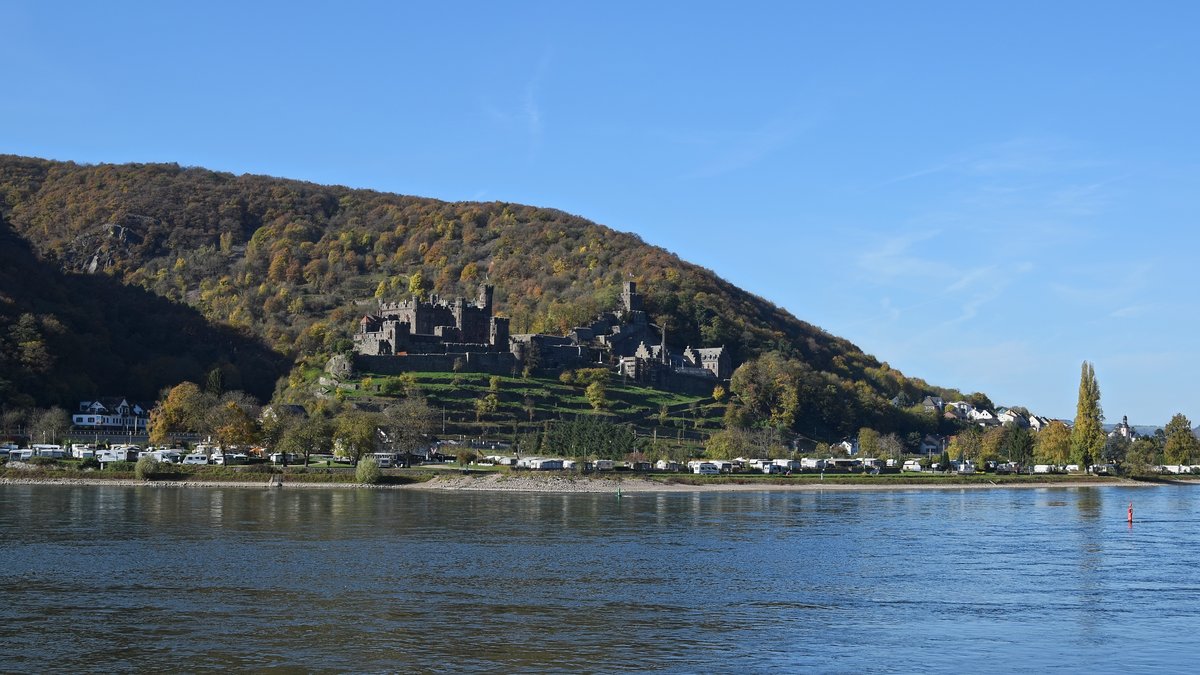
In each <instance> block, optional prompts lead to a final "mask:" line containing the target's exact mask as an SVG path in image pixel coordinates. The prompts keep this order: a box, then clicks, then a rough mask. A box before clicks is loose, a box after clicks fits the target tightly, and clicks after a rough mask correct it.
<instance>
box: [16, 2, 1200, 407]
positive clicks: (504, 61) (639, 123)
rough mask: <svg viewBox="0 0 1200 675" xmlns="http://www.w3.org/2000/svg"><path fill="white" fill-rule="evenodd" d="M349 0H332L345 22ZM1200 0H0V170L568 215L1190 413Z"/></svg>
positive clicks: (1117, 401)
mask: <svg viewBox="0 0 1200 675" xmlns="http://www.w3.org/2000/svg"><path fill="white" fill-rule="evenodd" d="M340 5H346V6H340ZM1198 20H1200V5H1198V4H1196V3H1184V2H1176V3H1165V2H1161V3H1128V2H1057V3H1044V2H1032V3H1022V2H1004V3H991V4H988V5H985V4H984V3H962V2H942V3H936V2H909V3H885V2H876V3H866V2H861V3H860V2H846V3H725V4H715V3H677V4H669V3H617V2H605V3H593V4H592V5H584V4H582V3H561V2H560V3H477V4H476V3H422V4H417V3H408V4H402V3H378V4H374V3H338V4H337V6H335V5H334V4H332V3H330V4H305V3H291V2H289V3H266V2H261V3H260V2H238V3H219V2H209V3H144V4H138V3H86V4H85V3H78V4H69V3H56V2H28V3H26V2H11V1H10V0H0V26H3V27H4V30H3V33H4V39H3V40H0V64H3V65H4V67H3V68H2V69H0V72H3V75H4V77H3V80H4V94H3V95H2V96H0V152H9V153H17V154H27V155H36V156H42V157H50V158H54V159H64V160H66V159H69V160H75V161H80V162H126V161H171V162H178V163H180V164H184V165H197V166H205V167H209V168H213V169H218V170H224V171H232V172H237V173H241V172H251V173H265V174H271V175H279V176H287V177H292V178H301V179H306V180H312V181H316V182H322V183H338V184H344V185H350V186H354V187H369V188H375V189H379V190H386V191H392V192H399V193H404V194H415V195H422V196H430V197H438V198H442V199H448V200H471V199H481V200H504V201H513V202H520V203H528V204H535V205H539V206H549V207H555V208H560V209H563V210H566V211H569V212H572V213H576V214H579V215H582V216H584V217H587V218H590V219H592V220H595V221H597V222H599V223H602V224H605V225H608V226H611V227H614V228H616V229H620V230H627V231H632V232H636V233H638V234H640V235H641V236H642V237H643V238H644V239H645V240H647V241H649V242H651V243H654V244H659V245H661V246H664V247H666V248H668V249H670V250H672V251H674V252H676V253H678V254H679V255H681V256H682V257H684V258H685V259H688V260H691V261H693V262H696V263H699V264H702V265H704V266H706V267H709V268H711V269H713V270H715V271H716V272H717V273H719V274H720V275H722V276H724V277H726V278H727V279H729V280H731V281H733V282H734V283H736V284H738V285H740V286H742V287H743V288H746V289H748V290H750V291H753V292H755V293H757V294H759V295H762V296H764V297H766V298H768V299H770V300H772V301H774V302H776V303H777V304H780V305H782V306H784V307H786V308H787V309H789V310H790V311H792V312H793V313H794V314H796V315H797V316H799V317H800V318H803V319H805V320H807V321H810V322H812V323H814V324H816V325H819V326H821V327H823V328H825V329H827V330H829V331H830V332H832V333H834V334H837V335H841V336H844V337H847V338H849V339H851V340H853V341H854V342H855V343H857V344H858V345H859V346H861V347H862V348H863V349H864V350H866V351H867V352H869V353H872V354H874V355H876V356H877V357H878V358H880V359H882V360H885V361H888V362H889V363H891V364H892V365H893V366H894V367H897V368H900V369H901V370H903V371H904V372H906V373H908V374H911V375H917V376H920V377H924V378H926V379H927V380H929V381H931V382H935V383H939V384H944V385H948V386H956V387H959V388H962V389H964V390H967V391H971V390H982V391H985V392H987V393H988V394H990V395H991V396H992V398H993V399H994V400H995V401H996V402H997V403H998V404H1009V405H1013V404H1024V405H1027V406H1029V407H1030V408H1032V409H1033V410H1034V411H1035V412H1039V413H1041V414H1046V415H1050V416H1063V417H1069V416H1072V415H1073V414H1074V404H1075V396H1076V391H1077V387H1078V378H1079V365H1080V362H1082V361H1083V360H1084V359H1087V360H1091V361H1092V362H1094V363H1095V366H1096V373H1097V377H1098V379H1099V382H1100V387H1101V391H1102V394H1103V399H1102V405H1103V406H1104V408H1105V411H1106V414H1107V416H1108V418H1109V420H1110V421H1116V420H1119V419H1120V416H1121V415H1123V414H1127V415H1129V417H1130V420H1131V422H1134V423H1138V424H1154V423H1162V422H1165V421H1166V419H1168V418H1169V417H1170V415H1171V414H1173V413H1175V412H1183V413H1185V414H1187V415H1188V416H1189V417H1190V418H1191V419H1193V420H1196V419H1197V418H1200V393H1198V392H1200V388H1198V387H1197V386H1196V383H1197V381H1198V379H1200V378H1198V375H1200V372H1198V370H1200V369H1198V366H1197V363H1196V359H1195V358H1194V355H1195V351H1194V344H1195V340H1194V336H1195V334H1196V332H1197V329H1198V328H1200V322H1198V319H1197V313H1196V303H1195V293H1196V289H1197V277H1198V272H1197V265H1196V254H1195V252H1196V249H1197V244H1198V243H1200V242H1198V241H1197V240H1198V238H1200V235H1198V234H1197V232H1196V229H1197V228H1196V227H1195V224H1196V222H1197V216H1198V215H1200V206H1198V205H1197V202H1196V195H1195V193H1196V187H1197V186H1198V184H1200V143H1198V142H1197V132H1196V120H1197V103H1198V102H1200V100H1198V99H1200V94H1198V92H1200V77H1198V73H1200V46H1198V45H1200V41H1198V40H1196V39H1195V26H1196V25H1198V23H1200V22H1198Z"/></svg>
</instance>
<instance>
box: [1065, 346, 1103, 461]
mask: <svg viewBox="0 0 1200 675" xmlns="http://www.w3.org/2000/svg"><path fill="white" fill-rule="evenodd" d="M1103 419H1104V413H1103V411H1102V410H1101V408H1100V385H1099V384H1097V383H1096V370H1095V369H1094V368H1093V367H1092V364H1090V363H1088V362H1087V361H1084V362H1083V367H1082V369H1081V373H1080V375H1079V401H1078V403H1077V404H1076V406H1075V427H1074V428H1073V429H1071V463H1072V464H1078V465H1079V467H1080V468H1081V469H1087V467H1088V466H1089V465H1091V464H1092V463H1093V462H1094V461H1095V460H1096V458H1097V457H1099V456H1100V453H1101V452H1102V451H1103V450H1104V440H1105V438H1106V437H1105V434H1104V429H1103V428H1102V427H1101V426H1100V422H1101V421H1102V420H1103Z"/></svg>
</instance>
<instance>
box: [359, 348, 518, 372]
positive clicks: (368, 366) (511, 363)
mask: <svg viewBox="0 0 1200 675" xmlns="http://www.w3.org/2000/svg"><path fill="white" fill-rule="evenodd" d="M459 359H462V361H463V372H468V373H488V374H490V375H511V374H512V373H513V370H514V369H515V368H516V366H517V359H516V357H514V356H513V355H512V353H511V352H467V353H465V354H409V355H408V356H373V355H366V354H356V355H354V357H353V363H354V369H355V370H357V371H360V372H364V373H373V374H378V375H399V374H400V373H413V372H451V371H453V370H454V362H455V361H457V360H459Z"/></svg>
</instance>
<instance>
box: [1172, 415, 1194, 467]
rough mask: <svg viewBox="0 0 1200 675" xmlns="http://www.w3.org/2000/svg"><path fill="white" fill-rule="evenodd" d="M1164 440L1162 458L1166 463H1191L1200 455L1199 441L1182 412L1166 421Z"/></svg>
mask: <svg viewBox="0 0 1200 675" xmlns="http://www.w3.org/2000/svg"><path fill="white" fill-rule="evenodd" d="M1163 431H1164V432H1165V433H1166V442H1165V443H1164V444H1163V460H1164V463H1166V464H1191V463H1192V461H1193V460H1194V459H1195V458H1196V456H1197V455H1200V441H1197V440H1196V435H1195V434H1193V433H1192V423H1191V422H1189V421H1188V418H1187V417H1185V416H1184V415H1183V414H1182V413H1178V414H1176V415H1175V416H1174V417H1172V418H1171V421H1170V422H1167V426H1166V428H1165V429H1164V430H1163Z"/></svg>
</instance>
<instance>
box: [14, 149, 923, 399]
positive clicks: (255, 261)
mask: <svg viewBox="0 0 1200 675" xmlns="http://www.w3.org/2000/svg"><path fill="white" fill-rule="evenodd" d="M0 216H3V217H4V219H5V220H6V221H7V222H8V223H9V224H10V225H11V227H12V228H13V229H14V230H15V232H16V233H17V234H18V235H20V236H21V237H22V238H24V240H25V241H26V242H28V243H29V244H30V245H31V246H32V247H33V248H34V249H36V251H37V254H38V256H40V258H41V259H42V260H43V261H45V262H46V263H47V264H49V265H52V266H54V267H56V268H58V269H60V270H62V271H63V272H69V273H91V274H96V275H101V276H108V277H110V278H112V279H114V280H117V281H119V282H122V283H124V284H127V285H130V286H134V287H140V288H143V289H145V290H148V291H150V292H152V293H154V294H156V295H158V296H161V297H163V298H168V299H170V300H174V301H177V302H182V303H186V304H188V305H190V306H192V307H194V308H196V309H198V310H199V311H200V312H201V313H203V315H204V316H205V317H207V318H208V319H209V320H211V321H214V322H217V323H221V324H226V325H228V326H232V327H235V328H240V329H242V330H244V331H247V332H249V333H252V334H255V335H257V336H259V337H260V338H262V339H263V340H264V341H265V342H266V344H268V345H269V346H270V347H271V348H273V349H274V350H276V351H277V352H279V353H281V354H286V355H288V356H289V357H298V356H304V355H308V354H318V353H322V352H331V351H334V350H335V349H336V348H337V347H338V346H339V341H341V340H344V339H345V338H346V337H347V336H348V334H349V332H350V330H351V329H352V327H353V324H354V319H355V318H356V316H357V315H359V314H361V313H362V312H363V311H364V305H363V302H362V301H363V300H367V299H373V298H374V297H376V296H385V297H396V298H398V297H401V296H407V295H408V293H409V288H410V285H414V284H415V285H420V286H423V287H424V289H426V290H431V291H433V292H436V293H439V294H441V295H443V296H456V295H468V296H470V295H473V291H474V288H475V286H476V285H477V284H478V283H479V282H480V281H482V280H484V279H487V280H489V281H490V282H491V283H493V284H494V285H495V287H496V301H497V309H498V312H499V313H500V314H501V315H507V316H509V317H511V318H512V330H513V332H532V331H546V332H554V333H561V332H563V331H565V330H567V329H569V328H571V327H572V326H574V325H577V324H579V323H581V322H583V321H584V320H586V319H587V318H589V317H590V316H592V315H594V314H595V313H597V312H598V311H600V310H602V309H607V308H609V307H612V306H614V305H615V303H616V300H617V297H618V294H619V288H620V284H621V282H623V281H624V280H627V279H632V280H636V281H638V282H639V290H641V291H643V292H644V294H645V296H646V305H647V309H648V310H649V312H650V314H651V315H652V317H653V318H654V320H655V321H657V322H666V324H667V325H668V327H669V335H670V336H671V337H672V342H673V343H677V344H678V345H679V346H684V345H689V344H690V345H693V346H698V345H720V344H724V345H726V346H728V347H729V348H730V349H731V351H732V353H733V356H734V359H735V362H740V361H742V360H745V359H747V358H750V357H753V356H756V355H759V354H762V353H765V352H768V351H778V352H781V353H782V354H784V355H787V356H789V357H793V358H795V359H797V360H799V361H802V362H803V363H804V364H807V366H808V367H810V368H812V369H813V370H814V371H819V372H823V373H826V374H827V375H829V376H831V381H833V382H836V383H837V384H838V385H839V386H840V387H842V388H843V391H844V392H845V393H846V394H847V395H849V396H853V397H856V398H857V399H859V401H860V402H861V403H863V404H875V403H883V402H885V401H886V400H887V399H888V398H891V397H892V396H894V395H896V394H897V393H898V392H900V391H904V392H905V393H906V394H907V395H908V396H910V397H913V396H918V395H919V394H921V393H923V392H925V391H930V390H931V389H930V388H929V387H928V386H927V385H926V384H925V383H923V382H920V381H914V380H909V379H907V378H905V377H903V376H902V375H900V374H899V373H897V372H896V371H893V370H890V369H889V368H887V366H886V365H884V364H880V363H879V362H878V361H876V360H875V359H874V358H873V357H871V356H868V355H865V354H863V353H862V352H861V351H860V350H859V349H858V348H857V347H855V346H854V345H853V344H851V343H850V342H848V341H846V340H844V339H841V338H838V337H835V336H833V335H830V334H829V333H826V332H825V331H823V330H821V329H819V328H817V327H815V326H812V325H810V324H808V323H805V322H803V321H800V320H799V319H797V318H795V317H794V316H792V315H791V314H789V313H788V312H786V311H784V310H782V309H780V308H778V307H776V306H774V305H773V304H771V303H770V302H767V301H766V300H764V299H762V298H759V297H757V296H755V295H752V294H750V293H747V292H745V291H743V290H741V289H738V288H736V287H734V286H733V285H731V284H729V283H728V282H726V281H724V280H722V279H721V278H719V277H718V276H717V275H715V274H714V273H712V272H711V271H709V270H707V269H703V268H701V267H698V266H696V265H692V264H690V263H687V262H685V261H683V260H680V259H679V258H678V257H677V256H675V255H673V254H671V253H669V252H667V251H665V250H663V249H662V248H659V247H656V246H650V245H648V244H646V243H644V242H643V241H642V240H641V239H639V238H638V237H637V236H635V235H632V234H628V233H622V232H617V231H614V230H612V229H609V228H607V227H603V226H600V225H597V224H595V223H591V222H589V221H587V220H584V219H582V218H579V217H575V216H572V215H569V214H566V213H563V212H561V211H556V210H552V209H545V208H536V207H531V206H521V205H517V204H506V203H499V202H490V203H476V202H455V203H447V202H442V201H437V200H433V199H425V198H419V197H407V196H400V195H394V194H384V193H379V192H374V191H369V190H352V189H348V188H344V187H336V186H322V185H314V184H311V183H304V182H299V181H293V180H283V179H278V178H269V177H263V176H249V175H246V176H235V175H232V174H227V173H218V172H214V171H208V170H205V169H198V168H181V167H179V166H177V165H173V164H127V165H79V164H74V163H70V162H54V161H47V160H41V159H34V158H27V157H17V156H3V155H0ZM418 273H419V276H420V278H419V279H414V278H413V276H414V275H415V274H418ZM78 301H79V302H81V303H103V302H104V301H105V299H104V298H103V297H96V296H90V297H80V298H79V300H78ZM0 320H2V319H0ZM0 328H3V327H0ZM340 344H344V343H340Z"/></svg>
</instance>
